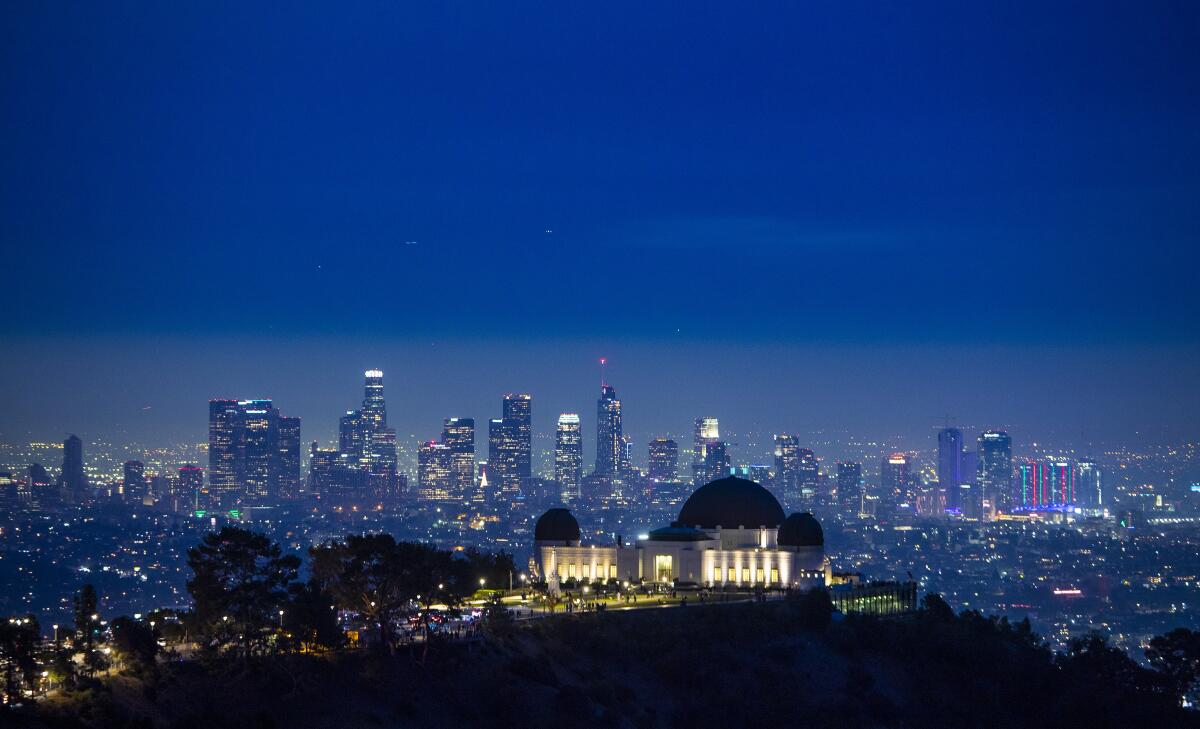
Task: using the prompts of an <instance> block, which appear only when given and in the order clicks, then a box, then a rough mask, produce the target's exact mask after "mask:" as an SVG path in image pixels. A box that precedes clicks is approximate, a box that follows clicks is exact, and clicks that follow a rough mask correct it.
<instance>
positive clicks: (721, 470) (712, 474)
mask: <svg viewBox="0 0 1200 729" xmlns="http://www.w3.org/2000/svg"><path fill="white" fill-rule="evenodd" d="M730 463H731V462H730V459H729V451H728V450H727V449H726V447H725V441H723V440H714V441H711V442H709V443H708V444H707V445H706V446H705V449H704V481H705V482H706V483H707V482H709V481H715V480H716V479H718V478H724V477H726V476H728V475H729V467H730Z"/></svg>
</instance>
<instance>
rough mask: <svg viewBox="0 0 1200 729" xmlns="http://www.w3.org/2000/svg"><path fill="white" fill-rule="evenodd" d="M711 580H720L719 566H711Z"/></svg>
mask: <svg viewBox="0 0 1200 729" xmlns="http://www.w3.org/2000/svg"><path fill="white" fill-rule="evenodd" d="M712 581H713V582H720V581H721V568H720V567H713V580H712Z"/></svg>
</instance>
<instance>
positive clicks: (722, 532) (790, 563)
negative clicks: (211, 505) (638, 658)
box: [534, 476, 830, 591]
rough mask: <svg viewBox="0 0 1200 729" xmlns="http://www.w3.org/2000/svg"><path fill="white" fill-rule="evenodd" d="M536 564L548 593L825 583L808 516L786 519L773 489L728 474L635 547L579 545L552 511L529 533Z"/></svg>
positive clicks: (570, 525) (820, 546) (566, 520)
mask: <svg viewBox="0 0 1200 729" xmlns="http://www.w3.org/2000/svg"><path fill="white" fill-rule="evenodd" d="M534 559H535V561H536V563H537V567H538V569H539V570H540V572H541V575H542V577H543V579H545V580H546V582H547V584H548V585H549V587H550V589H551V590H552V591H555V590H557V589H558V587H559V585H561V584H562V583H564V582H567V581H568V580H571V579H574V580H575V581H576V582H581V581H582V582H591V581H603V580H610V579H612V580H622V581H626V580H628V581H636V580H642V581H643V582H647V583H658V584H666V585H671V584H675V585H697V586H704V587H718V588H720V587H730V586H736V587H740V588H752V587H775V588H787V587H791V588H796V589H801V590H807V589H811V588H813V587H820V586H824V585H826V584H827V583H828V580H829V577H830V569H829V562H828V560H827V559H826V558H825V535H824V533H823V532H822V530H821V525H820V523H819V522H818V521H817V520H816V519H815V518H814V517H813V515H812V514H808V513H804V514H792V515H791V516H787V517H785V516H784V512H783V508H782V507H781V506H780V505H779V501H778V500H777V499H776V498H775V497H774V496H773V495H771V492H770V491H767V490H766V489H765V488H763V487H762V486H760V485H758V484H757V483H754V482H753V481H748V480H746V479H741V478H736V477H733V476H730V477H728V478H721V479H717V480H716V481H712V482H710V483H708V484H706V485H704V486H701V487H700V488H699V489H697V490H696V491H695V492H693V493H692V495H691V496H690V497H688V500H687V501H686V502H684V504H683V508H682V509H680V510H679V519H678V520H676V521H674V522H672V523H671V525H670V526H666V527H662V528H660V529H655V530H654V531H652V532H650V533H649V534H648V535H646V536H645V537H642V538H640V539H638V541H637V543H636V544H633V545H625V544H621V543H620V542H618V543H617V544H615V545H605V546H601V545H595V544H588V545H585V544H581V543H580V531H579V522H577V521H576V520H575V517H574V516H572V515H571V512H570V511H568V510H567V509H563V508H556V509H550V510H549V511H547V512H546V513H545V514H542V516H541V517H540V518H539V519H538V521H537V525H536V526H535V527H534Z"/></svg>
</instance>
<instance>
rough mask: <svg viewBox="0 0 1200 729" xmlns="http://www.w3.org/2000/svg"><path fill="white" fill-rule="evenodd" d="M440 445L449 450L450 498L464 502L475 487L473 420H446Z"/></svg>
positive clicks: (443, 423)
mask: <svg viewBox="0 0 1200 729" xmlns="http://www.w3.org/2000/svg"><path fill="white" fill-rule="evenodd" d="M442 443H443V444H444V445H445V446H446V447H447V448H449V449H450V493H451V496H452V497H453V498H455V499H457V500H459V501H466V500H467V499H470V498H471V495H472V492H473V490H474V487H475V419H474V418H446V419H445V421H443V422H442Z"/></svg>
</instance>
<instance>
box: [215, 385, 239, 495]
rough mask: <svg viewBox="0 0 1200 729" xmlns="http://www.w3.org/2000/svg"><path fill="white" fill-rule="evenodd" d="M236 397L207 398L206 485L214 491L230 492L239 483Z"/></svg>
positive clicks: (232, 491)
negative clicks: (226, 398)
mask: <svg viewBox="0 0 1200 729" xmlns="http://www.w3.org/2000/svg"><path fill="white" fill-rule="evenodd" d="M240 420H241V408H240V407H238V403H237V400H209V401H208V486H209V489H210V490H211V491H212V493H213V494H214V495H225V494H233V493H235V492H236V491H238V490H239V489H241V485H242V476H241V474H240V473H238V466H239V464H240V463H241V458H240V456H239V452H240V451H241V443H239V442H238V428H239V421H240Z"/></svg>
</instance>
